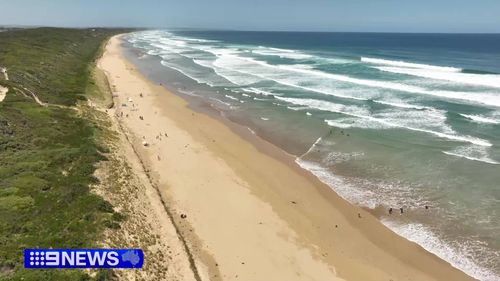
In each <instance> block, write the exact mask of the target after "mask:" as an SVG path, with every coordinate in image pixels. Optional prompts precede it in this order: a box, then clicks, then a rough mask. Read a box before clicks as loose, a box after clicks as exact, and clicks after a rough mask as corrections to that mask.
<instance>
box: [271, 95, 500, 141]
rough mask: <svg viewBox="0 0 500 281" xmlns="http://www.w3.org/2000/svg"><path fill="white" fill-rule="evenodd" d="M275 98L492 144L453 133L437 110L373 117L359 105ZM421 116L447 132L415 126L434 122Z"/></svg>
mask: <svg viewBox="0 0 500 281" xmlns="http://www.w3.org/2000/svg"><path fill="white" fill-rule="evenodd" d="M276 98H278V99H280V100H283V101H286V102H289V103H292V104H296V105H302V106H309V107H311V108H313V109H319V110H324V111H330V112H336V113H341V114H345V115H349V116H353V117H358V118H362V119H365V120H369V121H373V122H377V123H380V124H382V125H385V126H387V127H392V128H402V129H407V130H411V131H416V132H422V133H428V134H432V135H435V136H438V137H440V138H445V139H449V140H453V141H459V142H468V143H472V144H476V145H481V146H492V144H491V143H490V142H489V141H487V140H483V139H479V138H476V137H472V136H462V135H456V134H454V132H453V131H452V130H451V129H448V128H446V127H444V126H443V124H442V121H444V119H443V118H444V117H443V116H441V115H438V116H436V117H435V118H434V117H433V115H432V113H436V112H437V111H428V112H424V113H422V112H420V111H418V112H414V114H415V115H413V116H409V111H405V112H389V114H390V116H388V114H380V115H379V117H373V116H371V115H369V113H368V112H367V111H366V110H363V109H361V108H359V107H352V106H345V105H340V104H335V103H331V102H327V101H321V100H313V99H298V98H286V97H276ZM401 117H403V118H404V117H406V118H407V119H401ZM422 118H434V119H433V120H435V121H439V120H441V123H440V125H439V126H440V127H441V129H444V130H446V131H447V132H446V133H445V132H439V131H435V130H431V129H427V128H419V127H415V126H414V125H415V124H414V123H413V122H419V123H418V125H433V124H434V123H436V122H428V121H427V120H429V119H422ZM401 120H405V121H406V122H407V123H406V124H400V123H396V122H399V121H401ZM325 121H326V122H328V121H331V122H336V121H335V120H325Z"/></svg>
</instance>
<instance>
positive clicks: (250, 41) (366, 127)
mask: <svg viewBox="0 0 500 281" xmlns="http://www.w3.org/2000/svg"><path fill="white" fill-rule="evenodd" d="M125 40H126V41H127V43H126V45H127V46H128V47H129V49H130V50H133V51H131V52H129V55H130V54H133V55H130V56H131V57H132V60H133V61H134V62H136V63H137V64H138V65H139V66H140V69H141V70H142V71H143V72H146V74H148V73H149V75H150V77H151V78H152V79H155V80H158V81H162V82H164V83H165V84H166V85H167V87H169V88H170V89H171V90H173V91H174V92H176V93H178V94H179V95H184V96H186V97H193V96H195V97H196V98H198V99H202V100H204V101H206V102H207V103H209V104H210V105H211V106H212V107H213V108H215V109H216V110H217V111H218V112H220V114H221V115H223V116H224V117H225V118H227V119H229V120H231V121H233V122H236V123H239V124H241V125H244V126H247V127H248V128H249V130H251V131H252V132H254V133H255V134H257V135H258V136H260V137H262V138H264V139H266V140H268V141H270V142H272V143H273V144H275V145H276V146H278V147H280V148H282V149H283V150H285V151H286V152H288V153H290V154H293V155H295V156H296V157H297V158H296V161H297V163H298V164H299V165H300V166H301V167H303V168H304V169H307V170H309V171H311V172H312V173H314V174H315V175H316V176H317V177H318V178H319V179H321V180H322V181H323V182H325V183H327V184H328V185H329V186H331V188H332V189H333V190H334V191H335V192H337V193H338V194H339V195H340V196H342V197H343V198H345V199H346V200H348V201H350V202H352V203H354V204H357V205H360V206H363V207H365V208H367V209H370V210H371V211H372V213H373V214H374V215H376V216H378V217H379V219H380V220H381V222H382V223H383V224H385V225H386V226H388V227H389V228H390V229H392V230H393V231H394V232H396V233H398V234H399V235H402V236H404V237H406V238H407V239H409V240H412V241H414V242H416V243H418V244H420V245H421V246H423V247H424V248H425V249H427V250H428V251H430V252H432V253H434V254H436V255H438V256H439V257H441V258H443V259H444V260H446V261H448V262H450V263H451V264H452V265H453V266H455V267H457V268H459V269H461V270H463V271H464V272H466V273H467V274H469V275H471V276H473V277H475V278H477V279H479V280H488V281H490V280H500V35H498V34H497V35H494V34H384V33H299V32H236V31H164V30H151V31H142V32H135V33H131V34H129V35H127V36H126V37H125ZM389 208H393V210H394V211H393V213H392V214H389V213H388V209H389ZM400 208H403V212H404V213H403V214H401V212H400Z"/></svg>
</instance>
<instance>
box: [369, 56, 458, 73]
mask: <svg viewBox="0 0 500 281" xmlns="http://www.w3.org/2000/svg"><path fill="white" fill-rule="evenodd" d="M361 61H362V62H367V63H372V64H379V65H390V66H398V67H408V68H417V69H427V70H438V71H445V72H460V71H462V69H461V68H456V67H448V66H436V65H429V64H420V63H411V62H405V61H393V60H385V59H377V58H366V57H361Z"/></svg>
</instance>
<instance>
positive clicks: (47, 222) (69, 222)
mask: <svg viewBox="0 0 500 281" xmlns="http://www.w3.org/2000/svg"><path fill="white" fill-rule="evenodd" d="M122 32H124V30H118V29H58V28H36V29H16V30H9V31H5V32H1V33H0V67H5V68H6V70H7V72H8V77H9V80H6V79H5V77H4V76H0V85H1V86H3V87H7V88H8V89H9V91H8V94H7V96H6V97H5V99H4V100H3V101H2V102H0V280H91V279H97V280H105V279H106V278H107V277H108V276H110V274H109V272H105V271H101V272H98V273H97V274H91V275H89V274H88V272H86V271H79V270H27V269H24V266H23V262H24V259H23V251H24V249H25V248H50V247H53V248H91V247H96V246H97V244H96V243H97V241H98V240H99V236H100V235H101V234H102V233H103V231H104V230H105V229H109V228H111V229H114V228H119V227H120V221H121V220H122V219H123V216H122V215H121V214H119V213H116V212H115V211H114V208H113V206H112V205H111V204H110V203H109V202H108V201H106V200H104V199H103V198H102V197H100V196H98V195H97V194H95V193H93V192H91V186H92V185H93V184H96V183H97V181H98V180H97V179H96V178H95V176H94V171H95V169H96V168H95V167H96V164H97V163H98V162H99V161H101V160H105V159H106V156H105V154H106V152H107V148H106V147H105V146H102V145H100V144H99V142H98V141H96V135H98V134H99V130H101V129H100V128H99V124H97V123H96V122H95V120H90V119H89V117H88V116H87V115H88V114H85V112H82V110H80V109H79V107H78V104H79V103H85V102H86V99H87V96H89V95H93V96H95V95H98V94H99V93H98V91H99V90H98V87H96V83H100V82H99V81H97V80H100V79H96V77H97V76H96V75H95V71H94V66H95V60H96V59H97V57H98V56H99V54H100V52H101V50H102V47H103V44H104V42H106V40H107V38H109V37H110V36H112V35H114V34H117V33H122Z"/></svg>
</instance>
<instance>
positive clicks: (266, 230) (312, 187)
mask: <svg viewBox="0 0 500 281" xmlns="http://www.w3.org/2000/svg"><path fill="white" fill-rule="evenodd" d="M120 43H121V41H120V38H119V37H113V38H112V39H111V40H110V41H109V43H108V45H107V48H106V51H105V54H104V55H103V57H102V59H101V60H100V62H99V67H100V68H101V69H102V70H104V71H105V72H106V74H107V76H108V80H109V84H110V85H111V88H112V91H113V97H114V105H115V107H114V109H112V110H109V111H108V113H109V114H110V115H111V116H112V118H114V120H116V122H117V123H119V124H120V128H121V130H123V133H124V134H125V135H127V137H128V139H129V140H130V141H131V143H132V145H133V148H134V151H135V152H136V153H137V156H138V157H139V159H140V162H141V163H142V164H143V165H144V168H145V169H146V171H147V172H148V175H149V176H150V179H152V182H153V184H154V185H155V186H156V188H157V190H158V192H159V195H160V196H161V202H162V204H164V207H165V208H166V210H168V211H169V212H170V213H171V215H172V217H173V218H174V219H173V224H174V226H175V228H176V229H178V231H179V233H180V235H181V237H182V238H183V239H184V240H185V243H186V244H187V245H188V247H187V250H186V251H188V252H189V255H188V256H192V257H193V259H194V263H195V265H194V266H195V267H196V271H197V274H196V275H197V277H196V278H197V279H199V280H252V281H254V280H287V281H289V280H349V281H350V280H359V281H367V280H394V281H395V280H472V278H470V277H468V276H467V275H465V274H464V273H462V272H461V271H459V270H457V269H455V268H453V267H452V266H451V265H449V264H448V263H446V262H445V261H443V260H441V259H439V258H438V257H436V256H435V255H433V254H430V253H428V252H427V251H425V250H424V249H423V248H421V247H420V246H418V245H417V244H415V243H412V242H409V241H408V240H406V239H404V238H402V237H400V236H397V235H396V234H395V233H393V232H392V231H390V230H389V229H387V228H386V227H384V226H383V225H382V224H381V223H380V222H379V221H378V220H377V219H376V218H375V217H374V216H372V215H371V214H370V213H368V212H366V211H365V210H363V209H361V208H359V207H356V206H353V205H351V204H349V203H348V202H346V201H345V200H343V199H342V198H340V197H339V196H338V195H336V194H335V193H334V192H333V191H332V190H331V189H330V188H329V187H328V186H326V185H325V184H323V183H321V182H320V181H319V180H318V179H316V178H315V177H314V176H313V175H311V174H310V173H308V172H306V171H304V170H302V169H301V168H300V167H298V165H296V164H295V162H294V159H293V157H291V156H290V155H287V154H286V153H284V152H283V151H281V150H279V149H277V148H276V147H274V146H273V145H271V144H270V143H267V142H265V141H263V140H261V139H259V138H257V137H256V136H254V135H252V134H251V133H250V132H248V130H246V128H243V127H239V126H237V125H234V124H233V125H230V126H228V125H227V124H225V123H223V122H221V121H220V120H217V119H215V118H213V117H211V116H208V115H206V114H203V113H199V112H196V111H194V110H192V109H190V108H189V107H188V103H187V102H186V101H185V100H183V99H182V98H180V97H179V96H177V95H174V94H172V93H170V92H168V91H167V90H166V89H165V88H164V87H163V86H161V85H156V84H155V83H153V82H151V81H149V80H148V79H147V78H146V77H144V76H143V75H142V74H141V73H139V72H138V71H137V70H136V68H135V66H134V65H132V64H131V63H130V62H128V61H127V60H126V59H125V58H124V56H123V54H122V49H121V46H120ZM122 145H123V146H126V145H127V143H123V144H122ZM123 151H130V148H126V147H124V148H123ZM132 171H133V173H135V174H138V175H141V174H144V172H143V170H142V167H139V166H138V165H132ZM139 178H146V177H145V176H144V175H141V176H140V177H139ZM144 180H145V179H144ZM153 197H154V196H152V197H151V198H153ZM155 200H157V201H155V202H153V203H152V204H153V205H157V204H159V203H158V202H159V201H160V200H159V199H155ZM160 209H161V208H160ZM155 210H157V211H158V210H159V208H155ZM157 215H158V214H157ZM158 216H161V215H158ZM158 221H160V222H159V223H162V224H169V223H171V222H169V221H168V220H158ZM162 229H170V232H173V230H171V229H172V228H171V226H165V227H164V228H162ZM169 235H171V234H169ZM147 259H148V258H147V257H146V261H147ZM165 266H166V267H168V266H169V264H165ZM183 270H184V269H183Z"/></svg>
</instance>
